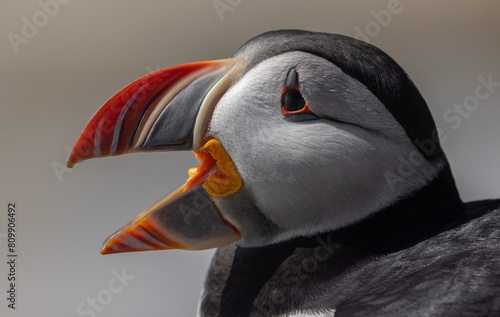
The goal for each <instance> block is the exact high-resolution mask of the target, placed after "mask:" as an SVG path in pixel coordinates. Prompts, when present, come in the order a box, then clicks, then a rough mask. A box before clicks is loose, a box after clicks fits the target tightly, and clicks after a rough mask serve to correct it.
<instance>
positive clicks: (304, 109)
mask: <svg viewBox="0 0 500 317" xmlns="http://www.w3.org/2000/svg"><path fill="white" fill-rule="evenodd" d="M294 90H295V91H297V92H298V94H299V95H300V89H299V85H298V84H297V83H295V87H294V88H286V87H283V92H282V94H281V111H282V112H283V115H284V116H288V115H293V114H300V113H312V112H311V110H310V109H309V107H308V106H307V103H305V101H304V106H303V107H302V108H300V109H298V110H287V109H286V108H285V106H284V103H285V102H286V100H285V95H286V94H287V92H289V91H294ZM300 98H302V100H303V99H304V98H303V97H302V95H300Z"/></svg>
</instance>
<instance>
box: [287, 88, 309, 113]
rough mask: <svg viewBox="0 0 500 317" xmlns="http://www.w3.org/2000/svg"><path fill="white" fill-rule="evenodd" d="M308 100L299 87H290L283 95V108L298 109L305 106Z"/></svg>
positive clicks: (288, 109)
mask: <svg viewBox="0 0 500 317" xmlns="http://www.w3.org/2000/svg"><path fill="white" fill-rule="evenodd" d="M305 105H306V101H305V100H304V98H303V97H302V95H301V94H300V91H299V90H298V89H289V90H287V91H285V94H284V95H283V108H285V110H286V111H298V110H300V109H302V108H304V107H305Z"/></svg>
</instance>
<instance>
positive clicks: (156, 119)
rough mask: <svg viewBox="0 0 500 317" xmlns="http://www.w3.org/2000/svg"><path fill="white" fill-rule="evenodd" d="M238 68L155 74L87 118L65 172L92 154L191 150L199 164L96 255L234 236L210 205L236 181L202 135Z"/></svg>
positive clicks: (233, 64) (222, 65)
mask: <svg viewBox="0 0 500 317" xmlns="http://www.w3.org/2000/svg"><path fill="white" fill-rule="evenodd" d="M243 67H244V59H243V58H241V57H239V58H231V59H225V60H218V61H208V62H198V63H190V64H184V65H180V66H175V67H171V68H167V69H164V70H160V71H157V72H155V73H152V74H149V75H146V76H144V77H142V78H140V79H138V80H136V81H135V82H133V83H131V84H130V85H128V86H126V87H125V88H123V89H122V90H121V91H120V92H118V93H117V94H116V95H114V96H113V97H111V99H109V100H108V101H107V102H106V103H105V104H104V105H103V106H102V107H101V108H100V109H99V110H98V111H97V113H96V114H95V115H94V116H93V117H92V119H91V120H90V121H89V123H88V124H87V126H86V127H85V129H84V130H83V132H82V134H81V135H80V137H79V138H78V141H77V142H76V144H75V146H74V148H73V151H72V152H71V154H70V157H69V159H68V167H73V166H74V165H75V164H77V163H79V162H81V161H83V160H86V159H90V158H95V157H105V156H112V155H120V154H125V153H132V152H143V151H172V150H193V151H195V153H196V156H197V157H198V158H199V160H200V163H201V164H200V166H199V167H197V168H193V169H191V170H190V171H189V175H190V177H189V179H188V180H187V182H186V184H184V185H182V186H180V187H179V188H177V189H176V190H174V191H172V192H171V193H170V194H168V195H166V196H165V197H164V198H162V199H161V200H160V201H158V202H157V203H156V204H155V205H153V206H152V207H150V208H149V209H147V210H146V211H144V212H143V213H141V214H140V215H139V216H138V217H137V218H136V219H134V220H132V221H131V222H130V223H128V224H127V225H125V226H124V227H122V228H120V229H119V230H118V231H116V232H115V233H114V234H113V235H111V236H110V237H109V238H108V239H107V240H106V241H105V242H104V246H103V248H102V251H101V253H103V254H108V253H117V252H130V251H146V250H162V249H186V250H201V249H208V248H214V247H218V246H222V245H225V244H229V243H232V242H234V241H237V240H239V239H240V238H241V236H240V233H239V232H238V230H237V229H236V228H235V227H234V226H233V225H231V224H230V223H229V222H228V221H226V220H225V219H224V218H223V217H222V216H221V214H220V212H219V211H218V210H217V207H216V206H215V204H214V203H213V201H212V197H224V196H227V195H230V194H233V193H235V192H237V191H238V190H239V188H240V187H241V185H242V182H241V178H240V176H239V174H238V172H237V170H236V168H235V166H234V164H233V163H232V161H231V158H230V157H229V155H228V154H227V153H226V151H225V150H224V148H223V146H222V145H221V144H220V142H219V141H218V140H216V139H214V138H204V135H205V131H206V129H207V126H208V123H209V121H210V118H211V115H212V113H213V110H214V108H215V106H216V104H217V102H218V101H219V100H220V98H221V97H222V95H223V94H224V93H225V92H226V91H227V90H228V89H229V88H230V87H231V86H232V85H233V84H234V82H236V80H237V79H238V78H239V77H240V75H241V73H242V71H243Z"/></svg>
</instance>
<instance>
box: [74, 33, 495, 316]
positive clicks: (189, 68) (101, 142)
mask: <svg viewBox="0 0 500 317" xmlns="http://www.w3.org/2000/svg"><path fill="white" fill-rule="evenodd" d="M178 150H185V151H193V152H194V153H195V155H196V157H197V158H198V159H199V161H200V165H199V166H198V167H195V168H192V169H190V170H189V172H188V173H189V178H188V179H187V181H186V182H185V183H184V184H182V185H181V186H179V187H178V188H175V189H173V190H172V191H171V192H170V193H169V194H167V195H166V196H164V197H163V198H161V199H160V200H159V201H158V202H156V203H155V204H153V205H152V206H151V207H150V208H148V209H146V210H145V211H143V212H142V213H141V214H140V215H139V216H137V217H136V218H135V219H133V220H132V221H130V222H129V223H128V224H126V225H124V226H123V227H122V228H120V229H118V230H117V231H116V232H115V233H113V234H112V235H111V236H110V237H109V238H107V239H106V240H105V242H104V245H103V247H102V250H101V253H103V254H110V253H118V252H131V251H148V250H165V249H183V250H202V249H210V248H217V249H216V252H215V255H214V257H213V259H212V261H211V264H210V267H209V268H208V272H207V276H206V281H205V283H204V289H203V291H202V295H201V298H200V301H199V307H198V315H199V316H205V317H206V316H221V317H235V316H241V317H244V316H306V315H307V316H336V317H342V316H444V315H446V316H492V315H499V314H500V209H499V206H500V200H499V199H496V200H493V199H489V200H482V201H474V202H468V203H464V202H462V200H461V198H460V196H459V193H458V191H457V188H456V185H455V181H454V178H453V175H452V172H451V169H450V164H449V163H448V160H447V158H446V156H445V153H444V152H443V149H442V147H441V145H440V143H439V133H438V131H437V129H436V125H435V122H434V120H433V117H432V115H431V112H430V111H429V108H428V106H427V104H426V102H425V100H424V98H423V97H422V95H421V94H420V93H419V91H418V89H417V88H416V86H415V85H414V83H413V82H412V81H411V79H410V78H409V76H408V75H407V74H406V73H405V71H404V70H403V69H402V68H401V67H400V66H399V65H398V64H397V63H396V62H395V61H394V60H393V59H392V58H391V57H389V56H388V55H387V54H386V53H384V52H383V51H382V50H380V49H379V48H377V47H375V46H373V45H371V44H368V43H365V42H363V41H360V40H357V39H354V38H351V37H347V36H344V35H339V34H329V33H319V32H310V31H303V30H278V31H271V32H267V33H264V34H261V35H258V36H256V37H254V38H252V39H250V40H248V41H247V42H246V43H244V44H243V45H242V46H241V47H240V48H239V49H237V50H236V52H235V53H234V54H233V55H232V56H231V57H230V58H227V59H221V60H215V61H205V62H194V63H188V64H184V65H180V66H174V67H169V68H166V69H163V70H159V71H157V72H154V73H151V74H148V75H146V76H144V77H142V78H140V79H138V80H136V81H134V82H132V83H131V84H129V85H128V86H126V87H125V88H123V89H122V90H121V91H120V92H118V93H117V94H115V95H114V96H113V97H111V98H110V99H109V100H108V101H107V102H106V103H105V104H104V105H103V106H102V107H101V108H100V109H99V110H98V111H97V112H96V113H95V115H94V116H93V117H92V118H91V119H90V121H89V123H88V124H87V126H86V127H85V128H84V130H83V132H82V133H81V135H80V137H79V138H78V140H77V142H76V144H75V146H74V148H73V150H72V152H71V154H70V156H69V159H68V167H73V166H74V165H75V164H77V163H80V162H81V161H83V160H86V159H90V158H96V157H107V156H114V155H121V154H126V153H136V152H149V151H178ZM166 313H168V312H166Z"/></svg>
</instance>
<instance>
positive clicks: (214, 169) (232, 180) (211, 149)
mask: <svg viewBox="0 0 500 317" xmlns="http://www.w3.org/2000/svg"><path fill="white" fill-rule="evenodd" d="M194 153H195V154H196V157H197V158H198V160H199V161H200V165H199V166H198V167H194V168H191V169H190V170H189V179H188V180H187V181H186V185H185V187H184V191H186V190H188V189H190V188H192V187H194V186H198V185H202V184H203V188H205V190H206V191H207V192H208V193H209V195H210V196H212V197H225V196H227V195H230V194H233V193H235V192H237V191H238V190H239V189H240V188H241V186H242V180H241V177H240V175H239V174H238V172H237V171H236V167H235V166H234V164H233V162H232V161H231V158H230V157H229V155H228V154H227V152H226V150H225V149H224V148H223V147H222V144H221V143H220V142H219V141H218V140H217V139H210V140H208V141H206V142H204V143H203V144H202V145H201V146H200V147H199V148H198V149H197V150H196V151H194Z"/></svg>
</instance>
